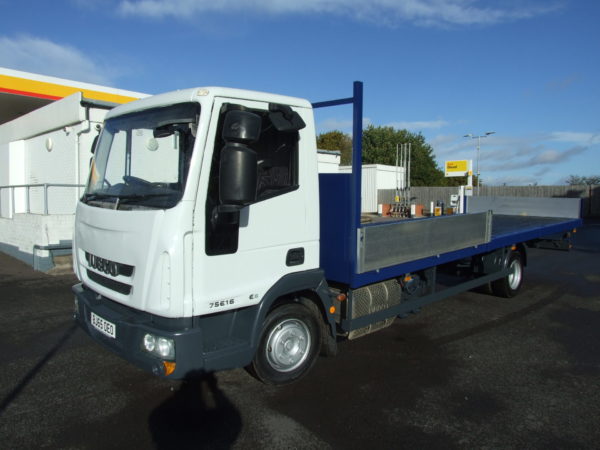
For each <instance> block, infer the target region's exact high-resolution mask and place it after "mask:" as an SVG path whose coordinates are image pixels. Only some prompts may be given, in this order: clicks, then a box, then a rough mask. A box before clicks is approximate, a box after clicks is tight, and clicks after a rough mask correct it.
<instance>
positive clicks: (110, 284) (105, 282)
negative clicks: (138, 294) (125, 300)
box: [87, 269, 131, 295]
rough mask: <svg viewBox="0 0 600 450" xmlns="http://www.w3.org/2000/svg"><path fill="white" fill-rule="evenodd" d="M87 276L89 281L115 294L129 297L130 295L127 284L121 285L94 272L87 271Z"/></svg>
mask: <svg viewBox="0 0 600 450" xmlns="http://www.w3.org/2000/svg"><path fill="white" fill-rule="evenodd" d="M87 276H88V278H89V279H90V280H92V281H93V282H95V283H98V284H99V285H101V286H104V287H105V288H108V289H112V290H113V291H115V292H118V293H119V294H123V295H129V294H130V293H131V286H130V285H129V284H125V283H121V282H120V281H117V280H113V279H111V278H107V277H105V276H102V275H100V274H98V273H96V272H92V271H91V270H89V269H88V270H87Z"/></svg>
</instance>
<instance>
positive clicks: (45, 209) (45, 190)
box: [0, 183, 85, 218]
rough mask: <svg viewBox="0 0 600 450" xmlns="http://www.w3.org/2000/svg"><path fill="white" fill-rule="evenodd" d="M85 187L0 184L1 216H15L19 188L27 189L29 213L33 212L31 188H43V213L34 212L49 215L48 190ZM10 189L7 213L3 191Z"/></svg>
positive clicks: (82, 185) (52, 184) (45, 184)
mask: <svg viewBox="0 0 600 450" xmlns="http://www.w3.org/2000/svg"><path fill="white" fill-rule="evenodd" d="M83 187H85V185H84V184H62V183H43V184H15V185H10V186H0V217H3V218H7V217H8V218H10V217H13V215H14V214H15V212H16V209H17V208H16V207H15V190H18V189H23V190H25V213H27V214H32V212H31V189H34V188H43V201H42V211H43V212H41V213H33V214H44V215H48V214H50V211H49V206H48V205H49V201H48V192H49V190H50V188H76V189H79V188H83ZM6 190H8V191H9V194H8V203H9V208H8V214H7V215H5V214H4V213H3V211H4V208H3V206H4V205H2V199H3V195H2V193H3V191H6ZM74 207H75V201H73V208H74Z"/></svg>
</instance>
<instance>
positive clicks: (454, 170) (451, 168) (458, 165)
mask: <svg viewBox="0 0 600 450" xmlns="http://www.w3.org/2000/svg"><path fill="white" fill-rule="evenodd" d="M470 162H471V161H469V160H466V159H465V160H462V161H446V176H447V177H464V176H465V175H467V174H468V173H469V166H470V164H469V163H470Z"/></svg>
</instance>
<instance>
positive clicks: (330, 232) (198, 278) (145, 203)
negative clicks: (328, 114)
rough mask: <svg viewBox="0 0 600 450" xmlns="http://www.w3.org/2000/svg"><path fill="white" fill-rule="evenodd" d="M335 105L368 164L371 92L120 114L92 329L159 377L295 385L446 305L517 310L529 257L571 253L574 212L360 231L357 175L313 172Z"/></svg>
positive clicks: (196, 99) (96, 229) (98, 233)
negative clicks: (328, 360)
mask: <svg viewBox="0 0 600 450" xmlns="http://www.w3.org/2000/svg"><path fill="white" fill-rule="evenodd" d="M340 104H352V105H353V111H354V113H353V114H354V117H353V118H354V132H353V134H354V136H353V138H354V144H353V166H354V167H355V168H360V166H361V164H360V163H361V135H362V130H361V124H362V83H360V82H356V83H355V84H354V93H353V96H352V97H350V98H346V99H340V100H332V101H328V102H321V103H315V104H311V103H310V102H308V101H307V100H302V99H298V98H291V97H285V96H280V95H273V94H266V93H260V92H251V91H245V90H236V89H228V88H218V87H208V88H196V89H188V90H181V91H176V92H172V93H167V94H162V95H157V96H153V97H149V98H145V99H142V100H139V101H136V102H133V103H129V104H126V105H122V106H119V107H117V108H115V109H114V110H112V111H110V112H109V113H108V115H107V116H106V120H105V124H104V128H103V130H102V132H101V135H100V138H99V140H98V142H97V145H96V146H95V155H94V159H93V162H92V165H91V169H90V176H89V182H88V184H87V188H86V191H85V194H84V195H83V197H82V198H81V200H80V202H79V203H78V206H77V212H76V222H75V233H74V239H73V262H74V270H75V272H76V274H77V277H78V278H79V280H80V281H81V283H79V284H77V285H76V286H74V287H73V291H74V293H75V308H76V311H75V318H76V320H77V321H78V322H79V324H80V325H81V327H82V328H83V329H84V330H85V331H86V332H87V333H88V334H89V335H90V336H91V337H92V338H93V339H95V340H96V341H98V342H100V343H102V344H103V345H105V346H106V347H107V348H109V349H110V350H112V351H114V352H116V353H118V354H120V355H121V356H123V357H124V358H126V359H127V360H129V361H131V362H133V363H134V364H136V365H138V366H140V367H142V368H144V369H146V370H149V371H152V372H153V373H155V374H156V375H159V376H164V377H169V378H174V379H181V378H186V377H191V376H194V375H196V374H199V373H203V372H207V371H217V370H223V369H229V368H235V367H248V368H250V371H251V372H252V373H253V374H254V375H255V376H256V377H257V378H259V379H260V380H262V381H263V382H266V383H271V384H285V383H290V382H293V381H295V380H297V379H299V378H300V377H302V376H303V375H305V374H306V373H307V372H308V371H309V370H310V368H311V367H312V366H313V364H314V362H315V360H316V359H317V356H318V355H319V354H320V353H321V354H327V355H334V354H335V353H336V351H337V341H338V340H339V339H344V338H349V339H352V338H356V337H359V336H362V335H365V334H367V333H370V332H372V331H376V330H378V329H381V328H383V327H385V326H388V325H390V324H391V323H392V321H393V320H394V318H396V317H397V316H402V315H404V314H406V313H407V312H410V311H415V310H418V309H419V308H420V307H422V306H424V305H426V304H428V303H431V302H433V301H436V300H439V299H441V298H444V297H447V296H449V295H453V294H456V293H458V292H461V291H464V290H468V289H472V288H474V287H477V286H482V285H483V286H489V287H490V288H491V290H492V292H493V293H495V294H497V295H501V296H507V297H508V296H513V295H515V294H516V293H517V291H518V290H519V288H520V286H521V282H522V278H523V267H524V266H525V264H526V251H525V248H526V245H527V244H529V245H550V246H557V247H561V248H564V247H566V246H568V233H569V231H570V230H572V229H573V228H574V227H575V226H577V225H579V223H580V219H579V218H578V216H577V217H575V216H574V217H561V218H552V217H531V216H528V217H525V218H524V217H523V216H520V215H494V214H492V212H491V211H487V210H485V208H483V210H482V211H481V212H473V213H470V214H464V215H456V216H446V217H438V218H427V219H414V220H413V219H409V220H389V221H383V222H375V223H365V224H363V223H361V215H360V211H361V207H360V206H361V203H360V202H361V198H360V192H361V189H360V186H361V180H360V176H361V171H360V170H353V171H352V173H351V174H321V175H319V174H318V171H317V150H316V142H315V125H314V119H313V108H316V107H325V106H335V105H340ZM536 204H537V203H536ZM538 206H539V205H538ZM546 236H550V237H549V238H546ZM438 273H439V274H440V276H439V277H438ZM442 274H451V275H452V277H453V279H454V281H452V282H451V283H449V284H448V286H450V287H447V288H445V289H441V290H440V280H441V278H443V277H442Z"/></svg>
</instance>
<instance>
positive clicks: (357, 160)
mask: <svg viewBox="0 0 600 450" xmlns="http://www.w3.org/2000/svg"><path fill="white" fill-rule="evenodd" d="M362 126H363V84H362V82H360V81H355V82H354V94H353V101H352V179H351V182H350V185H351V191H352V192H351V199H352V215H351V217H352V228H351V229H352V235H351V236H350V255H351V256H350V257H351V260H352V264H351V266H352V273H351V274H350V277H351V278H354V274H356V266H357V261H356V258H357V253H358V248H357V246H358V242H357V239H358V236H357V231H356V230H358V229H359V228H360V212H361V180H362Z"/></svg>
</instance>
